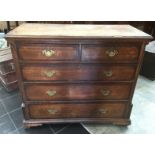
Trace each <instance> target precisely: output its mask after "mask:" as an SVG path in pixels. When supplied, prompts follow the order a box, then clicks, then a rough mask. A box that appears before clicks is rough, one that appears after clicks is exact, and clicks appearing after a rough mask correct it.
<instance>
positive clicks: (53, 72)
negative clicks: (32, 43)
mask: <svg viewBox="0 0 155 155" xmlns="http://www.w3.org/2000/svg"><path fill="white" fill-rule="evenodd" d="M135 71H136V66H135V65H49V66H48V65H47V64H46V65H39V64H38V65H24V66H23V67H22V74H23V79H24V81H55V80H61V81H69V80H84V81H88V80H94V81H95V80H101V81H121V80H128V81H129V80H133V79H134V76H135Z"/></svg>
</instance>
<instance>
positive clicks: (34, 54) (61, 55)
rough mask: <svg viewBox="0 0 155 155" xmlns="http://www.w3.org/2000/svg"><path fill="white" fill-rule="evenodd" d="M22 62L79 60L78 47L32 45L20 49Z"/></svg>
mask: <svg viewBox="0 0 155 155" xmlns="http://www.w3.org/2000/svg"><path fill="white" fill-rule="evenodd" d="M18 50H19V58H20V59H22V60H40V61H43V60H46V61H51V60H53V61H71V60H77V59H78V45H55V44H54V45H52V44H30V45H22V46H20V47H19V49H18Z"/></svg>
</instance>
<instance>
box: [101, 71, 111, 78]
mask: <svg viewBox="0 0 155 155" xmlns="http://www.w3.org/2000/svg"><path fill="white" fill-rule="evenodd" d="M103 74H104V75H105V76H106V77H111V76H112V75H113V72H112V71H103Z"/></svg>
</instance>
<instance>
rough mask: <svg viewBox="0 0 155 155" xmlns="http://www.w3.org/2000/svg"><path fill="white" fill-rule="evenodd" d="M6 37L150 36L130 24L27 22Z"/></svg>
mask: <svg viewBox="0 0 155 155" xmlns="http://www.w3.org/2000/svg"><path fill="white" fill-rule="evenodd" d="M6 38H103V39H104V38H142V39H151V38H152V37H151V36H150V35H148V34H146V33H144V32H142V31H140V30H138V29H136V28H134V27H132V26H130V25H88V24H87V25H82V24H74V25H73V24H29V23H24V24H22V25H20V26H18V27H17V28H15V29H14V30H12V31H10V32H9V33H8V34H7V35H6Z"/></svg>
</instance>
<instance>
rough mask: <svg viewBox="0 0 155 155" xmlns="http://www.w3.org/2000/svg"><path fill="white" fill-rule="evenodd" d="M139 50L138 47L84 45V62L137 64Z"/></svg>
mask: <svg viewBox="0 0 155 155" xmlns="http://www.w3.org/2000/svg"><path fill="white" fill-rule="evenodd" d="M139 52H140V50H139V48H138V47H137V46H136V45H132V44H131V45H126V44H124V43H122V45H121V44H120V45H114V46H113V44H111V45H105V46H104V45H103V46H102V45H83V46H82V61H104V62H137V59H138V56H139Z"/></svg>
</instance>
